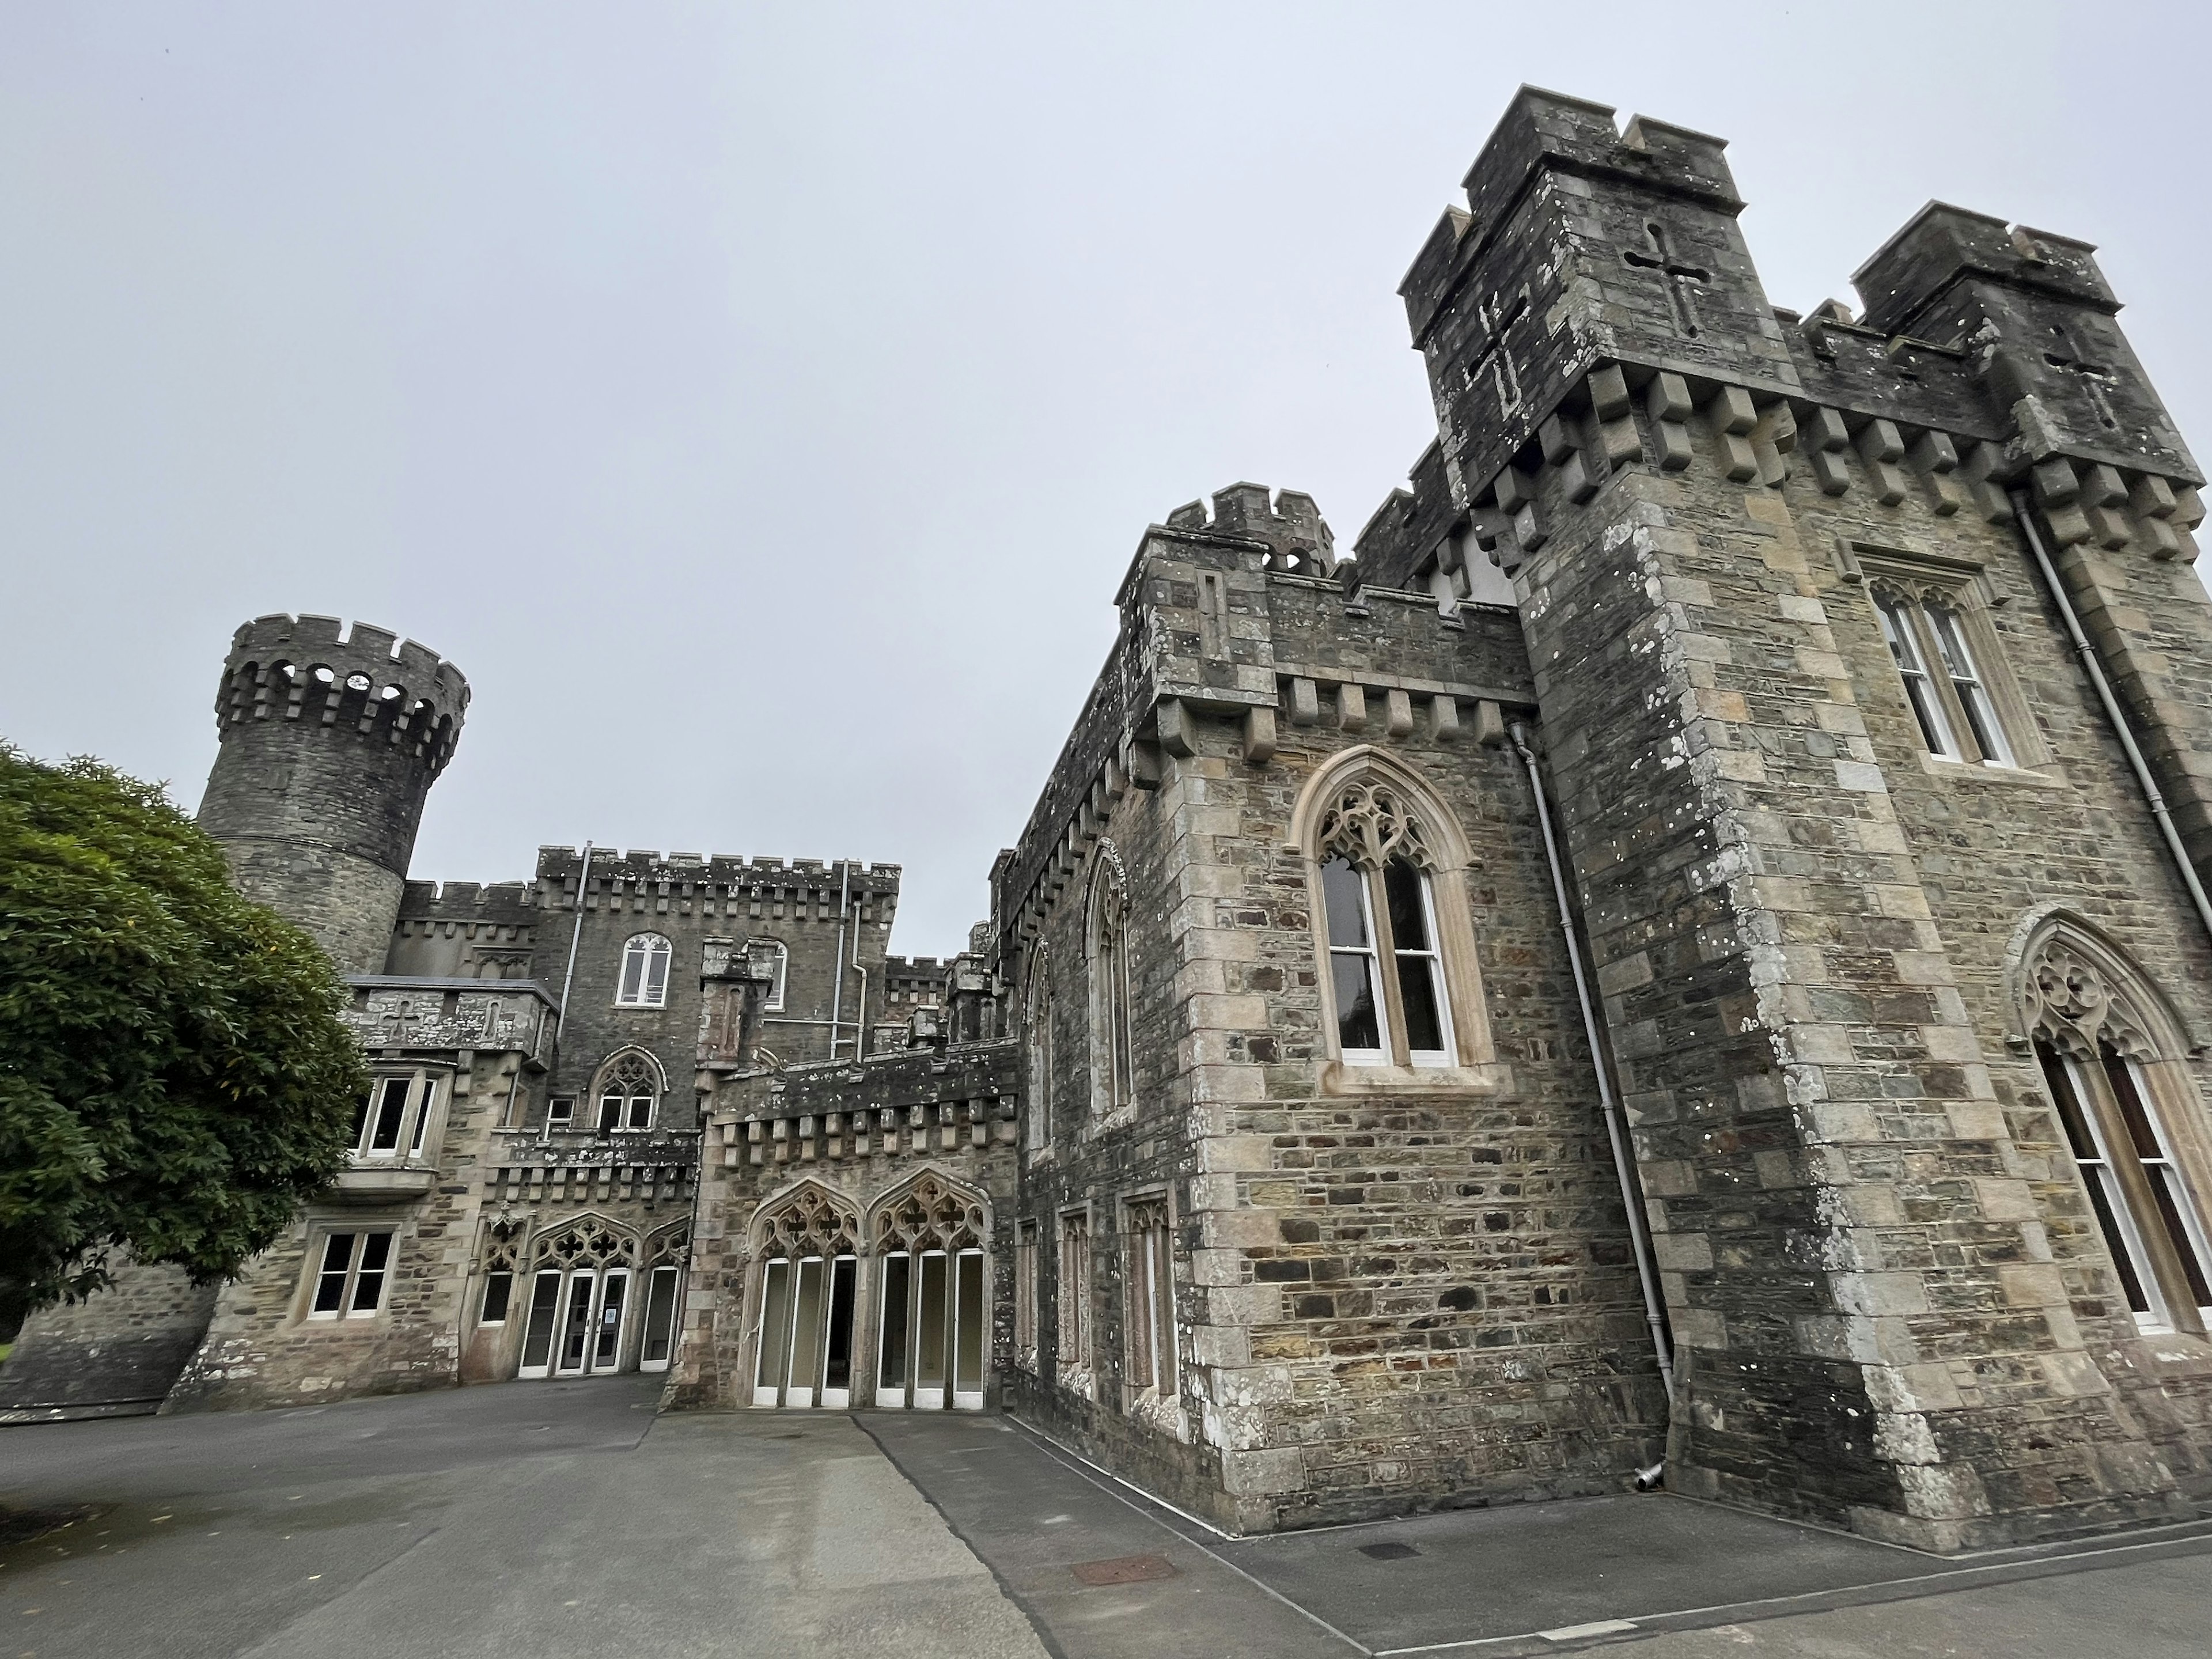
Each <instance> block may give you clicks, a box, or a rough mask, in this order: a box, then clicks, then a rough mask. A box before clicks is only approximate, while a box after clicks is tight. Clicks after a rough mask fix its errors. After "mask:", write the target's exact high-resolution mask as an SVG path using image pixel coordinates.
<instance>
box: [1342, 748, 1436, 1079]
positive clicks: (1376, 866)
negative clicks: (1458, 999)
mask: <svg viewBox="0 0 2212 1659" xmlns="http://www.w3.org/2000/svg"><path fill="white" fill-rule="evenodd" d="M1319 840H1320V843H1321V845H1320V849H1319V851H1320V856H1319V859H1318V860H1317V866H1318V869H1317V873H1318V878H1319V884H1320V887H1321V908H1322V934H1323V937H1324V939H1325V941H1326V948H1327V951H1328V970H1329V971H1328V992H1329V1005H1330V1012H1331V1015H1332V1018H1333V1019H1334V1024H1335V1032H1336V1046H1337V1052H1338V1054H1339V1055H1340V1057H1341V1058H1342V1059H1343V1060H1344V1061H1345V1062H1346V1064H1348V1065H1353V1066H1456V1065H1457V1064H1458V1063H1459V1051H1458V1044H1457V1042H1456V1040H1455V1036H1454V1033H1453V1029H1452V996H1451V987H1450V984H1449V976H1448V975H1447V973H1446V968H1445V954H1444V951H1443V941H1442V939H1441V936H1440V933H1439V928H1438V920H1439V918H1438V916H1437V899H1436V890H1435V882H1434V879H1433V866H1434V863H1435V860H1434V858H1433V855H1432V854H1431V851H1430V848H1429V843H1428V838H1427V836H1426V835H1425V833H1424V830H1423V827H1422V824H1421V821H1420V819H1419V817H1416V816H1415V815H1414V813H1413V811H1412V809H1411V807H1410V806H1409V805H1408V803H1407V799H1406V797H1405V795H1404V794H1403V793H1401V791H1400V790H1398V789H1397V788H1395V787H1394V786H1392V785H1391V784H1389V783H1388V782H1386V781H1382V780H1380V779H1362V780H1360V781H1356V782H1354V783H1352V784H1351V785H1349V786H1348V787H1345V788H1344V789H1343V790H1342V791H1341V792H1340V793H1339V794H1338V795H1337V796H1336V798H1335V799H1334V802H1333V803H1332V805H1330V806H1329V808H1328V811H1327V812H1326V813H1325V814H1324V815H1323V816H1322V820H1321V826H1320V835H1319Z"/></svg>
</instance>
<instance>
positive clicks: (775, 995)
mask: <svg viewBox="0 0 2212 1659" xmlns="http://www.w3.org/2000/svg"><path fill="white" fill-rule="evenodd" d="M759 943H762V944H764V945H774V946H775V977H774V978H773V979H771V980H770V981H769V993H768V995H767V996H766V997H764V998H763V1000H762V1001H761V1007H762V1009H763V1011H764V1012H768V1013H771V1014H780V1013H781V1012H783V996H784V991H785V988H786V987H787V986H788V985H789V983H790V981H791V947H790V946H789V945H786V944H785V943H784V942H783V941H782V940H781V939H763V940H761V941H759Z"/></svg>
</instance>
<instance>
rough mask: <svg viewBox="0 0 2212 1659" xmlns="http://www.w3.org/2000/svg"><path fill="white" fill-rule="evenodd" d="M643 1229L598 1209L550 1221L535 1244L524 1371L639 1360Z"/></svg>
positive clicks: (567, 1370) (554, 1371)
mask: <svg viewBox="0 0 2212 1659" xmlns="http://www.w3.org/2000/svg"><path fill="white" fill-rule="evenodd" d="M637 1256H638V1244H637V1238H636V1236H635V1234H633V1233H631V1232H630V1231H628V1230H627V1229H625V1228H623V1227H618V1226H617V1225H614V1224H612V1223H611V1222H607V1221H604V1220H602V1219H600V1218H597V1217H594V1216H585V1217H582V1218H579V1219H577V1220H575V1221H572V1222H569V1223H568V1224H566V1225H562V1226H559V1227H551V1228H548V1229H547V1230H546V1231H544V1232H541V1233H540V1234H538V1237H537V1238H536V1239H534V1240H533V1241H532V1243H531V1248H530V1261H531V1293H530V1308H529V1311H528V1314H527V1316H526V1324H525V1326H524V1329H523V1338H522V1355H521V1363H520V1366H519V1368H518V1370H517V1371H516V1373H515V1374H516V1375H517V1376H522V1377H542V1376H584V1375H587V1374H588V1375H598V1374H599V1373H602V1372H606V1371H616V1370H624V1369H626V1368H627V1367H628V1366H629V1364H631V1363H632V1361H631V1358H630V1356H629V1350H630V1336H631V1333H632V1332H633V1331H634V1330H635V1328H636V1325H635V1320H634V1319H633V1318H632V1316H631V1308H632V1304H633V1302H634V1301H635V1298H634V1297H632V1296H631V1294H630V1290H631V1285H632V1281H633V1280H634V1279H635V1278H636V1275H637Z"/></svg>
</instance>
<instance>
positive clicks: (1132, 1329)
mask: <svg viewBox="0 0 2212 1659" xmlns="http://www.w3.org/2000/svg"><path fill="white" fill-rule="evenodd" d="M1122 1215H1123V1230H1124V1232H1125V1234H1126V1243H1127V1261H1125V1263H1124V1264H1123V1268H1122V1272H1123V1275H1124V1278H1123V1283H1124V1285H1126V1287H1127V1302H1126V1304H1125V1305H1124V1308H1123V1310H1122V1316H1123V1321H1124V1327H1123V1328H1124V1334H1125V1338H1126V1340H1127V1359H1126V1365H1127V1372H1126V1376H1125V1377H1124V1379H1123V1380H1124V1383H1125V1386H1126V1387H1127V1389H1128V1390H1129V1392H1130V1394H1131V1395H1132V1397H1133V1399H1136V1398H1142V1397H1144V1396H1146V1395H1150V1396H1152V1397H1153V1398H1155V1399H1159V1400H1172V1399H1174V1398H1175V1395H1176V1328H1175V1261H1174V1255H1173V1253H1172V1250H1171V1249H1170V1241H1169V1234H1168V1206H1167V1200H1166V1199H1165V1198H1151V1199H1146V1200H1140V1201H1137V1202H1133V1203H1131V1204H1130V1205H1129V1206H1127V1208H1126V1209H1125V1210H1124V1211H1123V1212H1122Z"/></svg>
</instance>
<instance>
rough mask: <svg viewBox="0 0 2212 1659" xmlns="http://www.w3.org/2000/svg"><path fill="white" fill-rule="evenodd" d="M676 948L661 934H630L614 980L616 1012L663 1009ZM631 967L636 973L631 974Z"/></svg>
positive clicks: (665, 1003)
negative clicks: (629, 1009)
mask: <svg viewBox="0 0 2212 1659" xmlns="http://www.w3.org/2000/svg"><path fill="white" fill-rule="evenodd" d="M675 955H676V947H675V946H674V945H671V943H670V942H669V939H668V936H667V935H666V934H665V933H633V934H631V935H630V936H629V938H628V939H624V940H623V951H622V969H621V972H620V974H619V975H618V976H617V978H616V980H615V1006H616V1007H617V1008H665V1007H666V1006H668V982H669V976H670V970H671V964H672V963H673V962H674V960H675ZM632 964H635V968H636V971H635V973H634V974H633V972H632V971H631V969H632Z"/></svg>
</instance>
